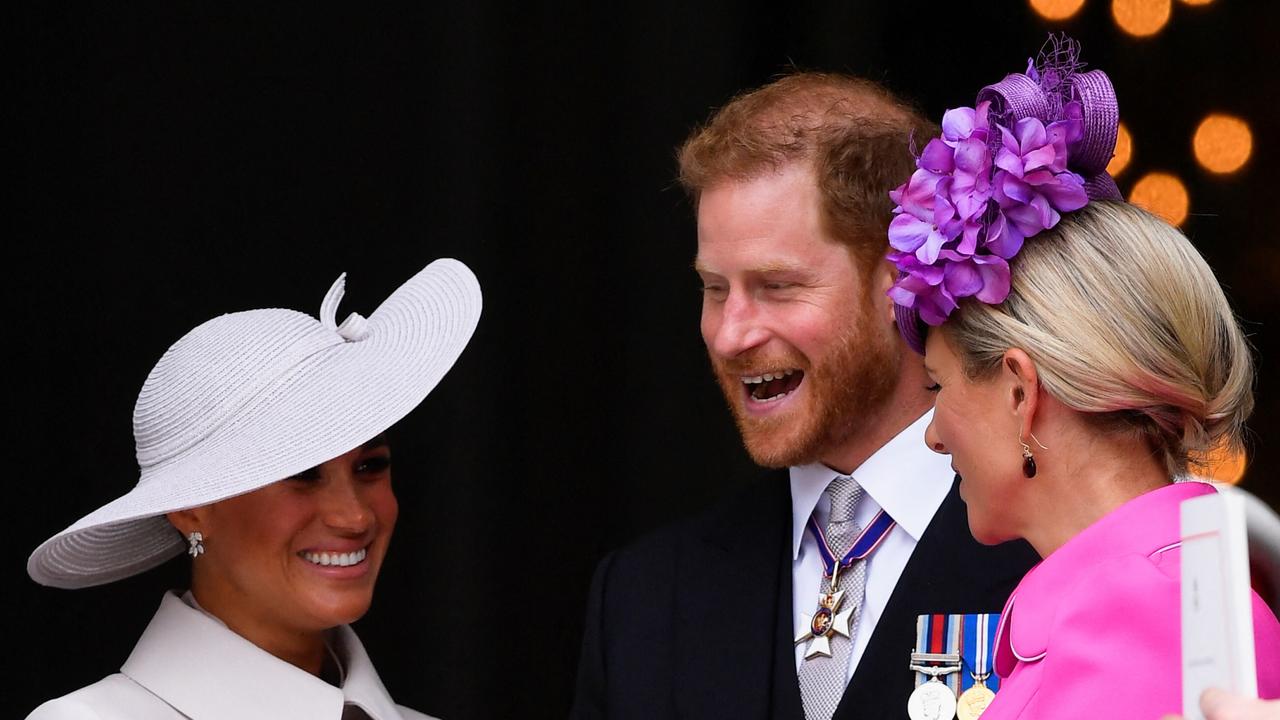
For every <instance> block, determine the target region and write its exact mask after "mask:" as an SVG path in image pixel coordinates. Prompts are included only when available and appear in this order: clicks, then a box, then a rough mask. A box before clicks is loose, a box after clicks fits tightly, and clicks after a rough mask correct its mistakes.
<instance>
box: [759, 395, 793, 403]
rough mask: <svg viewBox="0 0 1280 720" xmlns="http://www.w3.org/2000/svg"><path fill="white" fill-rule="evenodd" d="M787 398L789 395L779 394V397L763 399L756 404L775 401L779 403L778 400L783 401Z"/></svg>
mask: <svg viewBox="0 0 1280 720" xmlns="http://www.w3.org/2000/svg"><path fill="white" fill-rule="evenodd" d="M786 396H787V393H778V394H777V395H774V396H773V397H767V398H765V399H763V400H756V402H762V403H767V402H774V401H777V400H781V399H782V398H784V397H786Z"/></svg>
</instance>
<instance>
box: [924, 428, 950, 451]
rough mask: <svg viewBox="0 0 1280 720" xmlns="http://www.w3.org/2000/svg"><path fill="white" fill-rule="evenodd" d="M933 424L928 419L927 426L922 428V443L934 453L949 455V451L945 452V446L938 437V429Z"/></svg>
mask: <svg viewBox="0 0 1280 720" xmlns="http://www.w3.org/2000/svg"><path fill="white" fill-rule="evenodd" d="M933 425H934V421H932V420H930V421H929V427H927V428H925V429H924V444H925V445H928V446H929V449H930V450H932V451H934V452H936V453H939V454H941V455H949V454H950V453H948V452H947V446H946V445H944V444H943V443H942V440H940V439H939V438H938V431H937V430H936V429H934V427H933Z"/></svg>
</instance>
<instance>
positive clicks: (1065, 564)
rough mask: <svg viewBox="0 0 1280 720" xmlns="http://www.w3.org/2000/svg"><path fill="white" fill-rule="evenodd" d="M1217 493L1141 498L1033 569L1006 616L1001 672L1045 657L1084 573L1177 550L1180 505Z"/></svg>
mask: <svg viewBox="0 0 1280 720" xmlns="http://www.w3.org/2000/svg"><path fill="white" fill-rule="evenodd" d="M1212 492H1215V490H1214V488H1213V486H1212V485H1209V484H1207V483H1202V482H1179V483H1175V484H1172V485H1166V486H1165V487H1162V488H1158V489H1156V490H1152V491H1151V492H1148V493H1145V494H1143V495H1140V496H1138V497H1136V498H1134V499H1132V500H1130V501H1129V502H1127V503H1125V504H1123V505H1121V506H1120V507H1118V508H1116V509H1115V510H1113V511H1111V512H1110V513H1108V514H1107V515H1105V516H1103V517H1102V519H1100V520H1098V521H1097V522H1095V523H1094V524H1092V525H1090V526H1089V527H1087V528H1085V529H1084V530H1083V531H1081V532H1080V533H1079V534H1078V535H1076V536H1075V537H1073V538H1071V539H1070V540H1068V541H1067V542H1066V543H1065V544H1064V545H1063V546H1062V547H1060V548H1058V549H1057V550H1055V551H1054V552H1053V553H1051V554H1050V555H1049V557H1047V558H1045V559H1044V560H1043V561H1042V562H1040V564H1038V565H1036V566H1035V567H1034V568H1032V569H1031V571H1030V572H1028V573H1027V575H1026V577H1024V578H1023V579H1022V582H1020V583H1018V587H1017V588H1016V589H1014V591H1013V594H1012V595H1010V596H1009V600H1008V601H1007V602H1006V603H1005V606H1004V612H1002V613H1001V614H1000V627H999V628H998V629H997V631H996V658H995V666H996V672H997V673H999V674H1000V676H1001V677H1008V676H1009V674H1010V673H1012V672H1013V669H1014V667H1016V666H1017V664H1018V662H1019V661H1021V662H1034V661H1037V660H1040V659H1042V658H1043V657H1044V656H1045V654H1046V652H1047V649H1048V644H1049V631H1050V629H1051V628H1052V626H1053V620H1054V617H1055V616H1056V614H1057V611H1058V604H1059V602H1060V601H1061V600H1062V598H1063V597H1065V596H1066V595H1067V594H1068V593H1066V592H1065V590H1066V589H1067V588H1069V587H1070V586H1071V585H1072V582H1073V579H1074V577H1075V576H1076V574H1077V573H1079V572H1080V570H1081V569H1082V568H1087V567H1090V566H1093V565H1097V564H1099V563H1103V562H1106V561H1107V560H1110V559H1113V558H1117V557H1121V556H1124V555H1135V554H1136V555H1144V556H1151V555H1155V554H1156V553H1159V552H1163V551H1165V550H1169V549H1172V548H1174V547H1177V546H1178V545H1179V544H1180V543H1179V542H1178V540H1179V537H1180V531H1179V514H1178V505H1179V504H1180V503H1181V502H1182V501H1183V500H1186V499H1188V498H1192V497H1196V496H1199V495H1207V494H1209V493H1212ZM1015 601H1016V605H1017V619H1016V620H1015V619H1014V605H1015Z"/></svg>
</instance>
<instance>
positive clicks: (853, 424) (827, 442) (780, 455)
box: [711, 317, 900, 468]
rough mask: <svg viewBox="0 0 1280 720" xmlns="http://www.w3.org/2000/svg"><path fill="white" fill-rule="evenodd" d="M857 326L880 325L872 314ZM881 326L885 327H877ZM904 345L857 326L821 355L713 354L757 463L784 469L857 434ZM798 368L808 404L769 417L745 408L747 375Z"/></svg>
mask: <svg viewBox="0 0 1280 720" xmlns="http://www.w3.org/2000/svg"><path fill="white" fill-rule="evenodd" d="M855 327H863V328H873V327H874V325H872V318H870V317H864V318H861V319H860V321H859V323H858V324H857V325H855ZM876 329H877V330H878V329H879V328H876ZM899 360H900V358H899V348H898V346H897V344H896V343H894V342H893V338H891V337H889V336H888V335H887V333H884V332H875V331H872V332H868V333H863V334H860V333H856V332H851V333H849V334H848V335H846V336H845V337H843V338H839V339H838V340H837V341H836V342H835V343H834V344H833V346H832V347H831V348H830V351H829V352H828V353H827V354H826V355H824V356H822V357H819V358H809V359H807V360H806V359H805V358H804V357H803V356H801V355H800V354H799V353H794V352H792V353H787V354H785V355H781V356H774V357H768V356H764V355H762V354H761V355H753V354H751V353H747V354H744V355H742V356H739V357H736V358H733V359H732V360H722V359H718V358H716V357H714V356H713V357H712V358H711V365H712V369H713V370H714V372H715V375H716V379H717V380H718V381H719V382H720V389H721V390H722V391H724V395H725V400H726V401H727V402H728V404H729V410H730V411H731V412H732V413H733V417H734V420H735V421H736V422H737V424H738V431H739V432H740V433H742V442H743V444H744V445H745V446H746V448H747V452H748V453H749V454H750V455H751V459H752V460H754V461H755V462H756V464H758V465H763V466H764V467H771V468H782V467H788V466H792V465H805V464H808V463H812V462H816V461H818V460H820V459H821V458H822V457H823V456H824V455H826V454H827V453H828V452H830V451H831V450H833V449H835V448H838V447H839V446H840V445H841V444H843V443H844V442H845V441H847V440H848V439H849V438H850V437H851V436H853V435H855V434H856V433H857V432H858V431H859V429H860V425H861V424H862V423H863V422H864V421H865V420H866V419H867V418H868V416H869V415H872V414H874V413H876V412H878V411H880V410H881V409H882V407H883V406H884V404H885V402H886V401H887V400H888V398H889V397H890V395H891V394H892V393H893V389H894V385H895V383H896V381H897V376H898V363H899ZM787 368H796V369H799V370H801V371H802V372H803V373H804V377H803V379H802V381H801V384H800V387H798V388H797V389H796V390H795V391H793V392H804V393H806V394H807V395H808V398H807V399H805V398H799V399H800V400H802V401H803V403H802V404H800V405H797V406H796V407H794V408H788V409H787V411H785V412H783V413H778V414H776V415H770V416H768V417H753V416H751V415H749V414H748V413H747V412H746V407H745V404H746V402H747V401H746V399H745V397H744V395H745V391H744V386H743V383H742V378H743V377H744V376H748V375H758V374H760V373H764V372H769V371H771V370H781V369H787Z"/></svg>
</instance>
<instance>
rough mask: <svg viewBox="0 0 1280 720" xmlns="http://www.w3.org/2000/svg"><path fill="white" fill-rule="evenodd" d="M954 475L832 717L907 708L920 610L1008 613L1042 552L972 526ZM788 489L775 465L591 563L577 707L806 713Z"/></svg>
mask: <svg viewBox="0 0 1280 720" xmlns="http://www.w3.org/2000/svg"><path fill="white" fill-rule="evenodd" d="M958 485H959V483H958V480H957V482H955V483H953V485H952V488H951V492H950V493H949V494H948V495H947V497H946V499H945V500H943V502H942V505H941V506H940V507H939V508H938V512H937V513H936V514H935V515H934V517H933V520H932V521H931V522H930V523H929V527H928V529H927V530H926V531H925V534H924V536H923V537H921V538H920V542H919V543H918V544H917V545H916V548H915V551H914V552H913V553H912V555H911V559H910V560H909V561H908V563H907V565H906V567H905V568H904V569H903V572H902V576H901V577H900V578H899V580H898V584H897V586H896V587H895V588H894V591H893V594H892V595H891V596H890V598H889V603H888V605H887V606H886V608H885V612H884V614H883V615H882V616H881V618H880V621H879V622H878V623H877V625H876V629H875V633H874V634H873V635H872V637H871V640H870V642H869V644H868V645H867V648H866V652H865V654H864V655H863V656H862V659H861V661H860V662H859V664H858V669H857V672H855V673H854V676H853V678H852V680H850V682H849V685H848V686H847V687H846V688H845V692H844V696H843V697H842V699H841V701H840V706H839V708H838V709H837V710H836V714H835V717H836V718H837V719H840V718H850V719H852V718H861V719H865V718H905V717H906V716H907V713H906V708H907V697H908V696H909V695H910V694H911V691H912V690H913V689H914V687H915V680H914V674H913V673H912V672H911V671H910V669H909V668H908V667H907V666H908V664H909V660H910V657H909V656H910V653H911V651H912V649H913V647H914V645H915V625H916V616H917V615H921V614H925V613H938V612H944V613H976V612H999V611H1000V609H1001V608H1002V607H1003V605H1004V601H1005V599H1006V598H1007V597H1008V595H1009V593H1010V592H1011V591H1012V589H1013V587H1014V586H1015V585H1016V584H1017V582H1018V580H1019V579H1021V577H1022V575H1023V574H1024V573H1025V572H1026V571H1027V570H1028V569H1029V568H1030V567H1031V565H1032V564H1034V563H1035V562H1036V561H1038V560H1039V558H1038V557H1037V556H1036V555H1035V552H1034V551H1033V550H1032V549H1031V547H1030V546H1029V545H1027V544H1026V543H1024V542H1022V541H1018V542H1015V543H1006V544H1004V545H1000V546H996V547H986V546H983V545H980V544H979V543H977V542H976V541H975V540H974V539H973V538H972V536H970V535H969V526H968V521H967V518H966V514H965V507H964V503H963V501H961V500H960V496H959V493H958ZM790 488H791V486H790V483H789V482H788V477H787V473H786V471H777V472H773V473H770V476H769V477H767V478H765V479H764V480H763V481H762V482H758V483H756V484H753V485H751V486H749V487H748V488H747V489H746V490H745V491H743V492H741V493H739V494H738V495H736V496H734V497H731V498H729V499H727V500H725V501H723V502H721V503H720V504H719V505H717V506H715V507H714V508H712V509H711V510H710V511H708V512H706V513H705V514H703V515H701V516H699V517H696V518H693V519H691V520H688V521H685V522H683V523H681V524H678V525H675V526H672V527H669V528H666V529H663V530H660V531H658V532H656V533H653V534H651V535H649V536H647V537H645V538H642V539H641V540H639V541H638V542H636V543H634V544H632V545H630V546H628V547H626V548H623V549H621V550H618V551H616V552H614V553H613V554H611V555H610V556H608V557H606V558H605V559H604V560H603V561H602V562H601V563H600V565H599V567H598V568H597V569H596V574H595V578H594V579H593V581H592V584H591V594H590V597H589V599H588V605H587V624H586V630H585V634H584V637H583V644H582V658H581V661H580V664H579V668H578V684H577V692H576V696H575V699H574V705H573V710H572V713H571V717H573V718H581V719H588V718H611V719H618V718H644V719H646V720H653V719H654V718H717V717H722V718H735V720H747V719H750V718H783V719H787V720H803V718H804V710H803V707H802V704H801V700H800V690H799V684H798V683H797V680H796V670H795V654H794V647H795V645H794V643H793V642H792V622H793V620H792V618H793V615H792V607H791V606H792V600H791V598H792V592H791V564H792V558H791V542H792V539H791V538H792V534H791V489H790Z"/></svg>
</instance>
